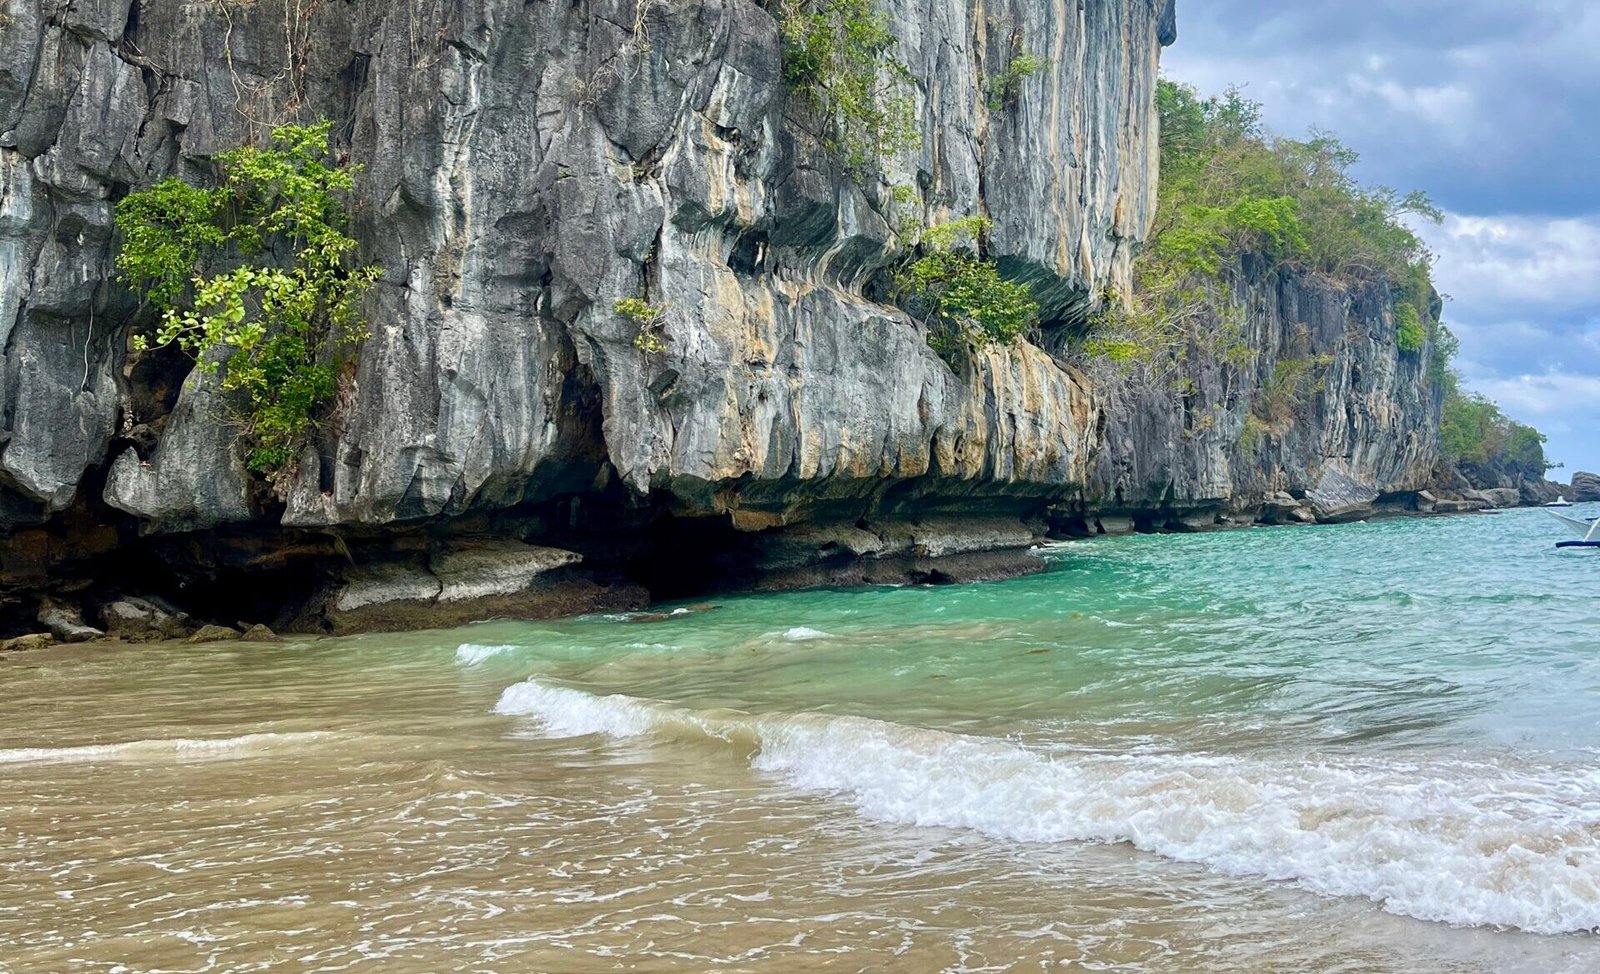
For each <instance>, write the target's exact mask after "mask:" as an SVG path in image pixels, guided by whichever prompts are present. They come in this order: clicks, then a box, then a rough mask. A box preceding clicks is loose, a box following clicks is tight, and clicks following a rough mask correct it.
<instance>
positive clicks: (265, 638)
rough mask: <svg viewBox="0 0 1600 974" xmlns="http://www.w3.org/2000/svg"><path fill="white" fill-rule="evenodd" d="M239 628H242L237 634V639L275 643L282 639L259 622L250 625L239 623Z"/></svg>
mask: <svg viewBox="0 0 1600 974" xmlns="http://www.w3.org/2000/svg"><path fill="white" fill-rule="evenodd" d="M239 628H240V629H242V630H244V631H243V632H242V633H240V635H239V639H240V640H242V641H243V642H247V643H276V642H282V641H283V640H282V637H280V636H279V635H278V634H277V633H275V632H273V631H272V630H271V629H268V628H267V627H266V626H263V625H261V624H260V623H259V622H258V623H256V624H255V625H250V626H247V625H243V624H241V625H240V626H239Z"/></svg>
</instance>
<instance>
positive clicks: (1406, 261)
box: [1152, 80, 1441, 286]
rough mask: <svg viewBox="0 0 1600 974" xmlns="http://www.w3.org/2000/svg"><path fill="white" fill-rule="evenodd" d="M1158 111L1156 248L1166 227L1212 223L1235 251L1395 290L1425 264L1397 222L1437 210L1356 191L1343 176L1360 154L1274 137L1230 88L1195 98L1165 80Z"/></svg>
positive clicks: (1326, 142) (1321, 140)
mask: <svg viewBox="0 0 1600 974" xmlns="http://www.w3.org/2000/svg"><path fill="white" fill-rule="evenodd" d="M1156 104H1157V111H1158V114H1159V115H1160V122H1161V139H1160V146H1161V192H1160V197H1159V200H1158V205H1157V218H1156V223H1155V226H1154V228H1153V234H1152V236H1153V237H1154V238H1155V239H1156V240H1157V241H1158V242H1159V239H1160V237H1161V236H1162V235H1164V234H1166V233H1169V232H1172V231H1173V230H1179V231H1182V230H1184V229H1185V228H1189V227H1193V226H1194V225H1196V224H1197V223H1198V224H1203V225H1209V226H1211V227H1212V228H1213V229H1214V230H1216V231H1218V232H1221V233H1222V234H1224V235H1225V236H1227V237H1228V238H1229V242H1230V243H1231V244H1232V245H1233V246H1234V247H1236V248H1238V249H1239V250H1250V251H1252V252H1255V253H1265V254H1266V255H1267V256H1269V257H1273V258H1276V259H1280V260H1284V261H1287V262H1291V263H1294V264H1296V265H1298V266H1301V267H1305V268H1308V269H1311V270H1317V271H1321V272H1322V273H1325V274H1330V275H1334V276H1339V277H1354V276H1374V275H1376V276H1381V277H1386V278H1388V279H1389V280H1390V281H1391V282H1393V283H1394V284H1395V285H1396V286H1401V285H1404V284H1406V283H1408V282H1410V280H1411V279H1412V278H1413V277H1414V275H1415V274H1416V273H1417V272H1418V271H1419V270H1421V271H1422V272H1424V274H1425V272H1426V269H1427V268H1428V267H1429V266H1430V265H1431V262H1432V256H1431V255H1430V254H1429V253H1428V250H1427V248H1426V247H1425V246H1424V245H1423V243H1422V239H1421V238H1420V237H1418V236H1417V235H1416V233H1415V232H1413V231H1412V230H1411V229H1410V227H1408V226H1407V225H1406V224H1405V222H1404V219H1403V218H1405V217H1407V216H1412V217H1419V218H1422V219H1427V220H1435V221H1436V220H1438V219H1440V217H1441V214H1440V212H1439V210H1438V209H1437V208H1436V207H1434V205H1433V204H1432V202H1431V201H1429V199H1428V197H1427V196H1426V194H1423V193H1420V192H1414V193H1409V194H1406V195H1401V194H1399V193H1397V192H1395V191H1394V190H1392V189H1390V188H1388V187H1385V186H1379V187H1366V186H1363V185H1361V184H1360V183H1359V182H1357V181H1356V179H1355V177H1354V176H1352V175H1351V174H1350V169H1351V167H1352V166H1354V165H1355V163H1356V161H1357V159H1358V158H1359V157H1358V156H1357V154H1356V153H1355V151H1354V150H1352V149H1350V148H1349V147H1347V146H1345V145H1344V144H1342V143H1340V142H1339V141H1338V140H1337V139H1335V138H1333V137H1332V136H1330V135H1327V134H1324V133H1313V135H1312V136H1311V138H1309V139H1306V140H1296V139H1285V138H1280V137H1277V136H1273V135H1271V134H1270V133H1268V132H1267V131H1266V129H1265V128H1264V127H1263V126H1262V124H1261V106H1260V104H1258V103H1256V102H1253V101H1250V100H1249V99H1247V98H1245V97H1244V96H1243V94H1242V93H1241V92H1240V91H1239V89H1237V88H1230V89H1229V90H1228V91H1227V92H1225V93H1224V94H1223V95H1221V96H1220V97H1211V98H1202V97H1200V95H1199V93H1198V92H1196V91H1195V90H1194V89H1193V88H1191V87H1189V86H1187V85H1180V84H1176V83H1174V82H1171V81H1165V80H1164V81H1162V82H1160V86H1159V89H1158V91H1157V96H1156ZM1219 213H1224V214H1227V216H1226V217H1220V218H1219V216H1218V214H1219ZM1219 220H1220V223H1219ZM1264 234H1265V237H1266V238H1267V240H1266V241H1265V242H1267V243H1269V244H1270V246H1269V247H1268V248H1267V249H1266V250H1265V251H1263V250H1262V248H1261V247H1260V244H1261V243H1263V235H1264Z"/></svg>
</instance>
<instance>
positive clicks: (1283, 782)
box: [0, 508, 1600, 974]
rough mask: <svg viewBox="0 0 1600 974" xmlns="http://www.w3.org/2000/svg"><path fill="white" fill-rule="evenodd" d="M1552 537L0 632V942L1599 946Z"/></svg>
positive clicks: (371, 960)
mask: <svg viewBox="0 0 1600 974" xmlns="http://www.w3.org/2000/svg"><path fill="white" fill-rule="evenodd" d="M1581 510H1582V509H1581V508H1580V509H1579V511H1580V512H1581ZM1590 513H1591V514H1593V513H1600V512H1595V511H1592V512H1590ZM1563 537H1564V535H1563V533H1562V531H1561V529H1560V526H1559V525H1557V524H1556V523H1555V522H1554V521H1553V520H1551V519H1549V518H1546V517H1545V516H1544V515H1543V514H1542V513H1541V512H1538V511H1520V512H1512V513H1507V514H1504V515H1500V516H1496V517H1471V518H1468V517H1462V518H1448V519H1426V520H1403V521H1388V522H1380V523H1374V524H1356V525H1344V526H1337V527H1315V528H1299V529H1270V530H1268V529H1261V530H1248V531H1236V532H1227V533H1220V534H1207V535H1190V536H1163V537H1131V538H1117V539H1109V538H1108V539H1095V540H1090V541H1084V542H1074V543H1067V544H1063V545H1058V546H1053V547H1050V548H1048V549H1045V550H1042V551H1041V552H1040V557H1042V558H1044V559H1045V561H1046V562H1047V570H1046V571H1045V572H1043V573H1041V574H1039V575H1036V576H1032V577H1029V578H1023V579H1016V580H1012V581H1007V582H1001V583H994V584H986V585H973V586H963V587H942V588H932V587H907V588H874V589H865V590H849V591H815V592H801V593H789V594H781V595H762V596H748V597H737V598H727V599H719V600H717V601H716V603H715V604H716V606H717V607H716V608H715V609H712V610H710V611H694V612H688V611H685V612H682V613H680V614H678V615H675V616H673V617H671V618H668V619H666V620H660V621H641V620H639V619H637V618H635V617H629V616H615V617H590V618H584V619H576V620H569V621H563V622H556V623H507V622H494V623H484V624H479V625H475V626H470V627H466V628H464V629H460V630H455V631H450V632H431V633H413V634H406V635H401V636H371V637H358V638H352V639H345V640H325V641H318V642H312V643H304V644H286V645H284V646H281V647H266V648H263V647H254V646H252V647H245V646H239V645H233V646H217V647H205V648H191V647H161V648H155V649H149V650H135V649H129V650H104V649H88V650H85V649H65V650H57V651H51V652H42V653H32V654H24V655H16V656H12V657H8V658H5V659H4V660H3V662H0V700H3V702H4V710H5V714H6V720H5V725H4V730H3V731H0V774H3V775H4V777H3V779H0V849H4V850H6V856H5V858H0V972H5V974H12V972H16V974H21V972H23V971H34V970H46V971H68V970H72V971H76V970H84V971H91V970H93V971H101V970H103V971H115V970H119V969H120V970H125V971H144V970H151V971H154V970H162V971H213V970H230V971H231V970H240V971H243V970H329V971H334V970H356V971H361V970H371V971H385V972H395V971H401V972H406V971H418V972H421V971H434V970H461V971H479V970H484V971H514V970H515V971H555V970H560V971H611V970H662V971H667V970H672V971H677V970H683V971H702V970H751V971H755V970H761V971H794V970H860V971H885V970H903V971H938V970H950V971H977V970H1019V971H1020V970H1063V969H1087V970H1121V971H1152V972H1153V971H1202V970H1203V971H1334V970H1340V971H1397V972H1398V971H1463V972H1465V971H1530V972H1531V971H1541V972H1543V971H1589V970H1595V969H1600V940H1597V938H1596V934H1595V933H1594V932H1593V931H1594V929H1595V928H1596V927H1597V926H1600V763H1597V762H1600V557H1596V556H1595V553H1593V552H1557V551H1555V550H1554V549H1553V547H1552V542H1553V541H1555V540H1559V539H1561V538H1563Z"/></svg>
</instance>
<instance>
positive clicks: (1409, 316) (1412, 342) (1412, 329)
mask: <svg viewBox="0 0 1600 974" xmlns="http://www.w3.org/2000/svg"><path fill="white" fill-rule="evenodd" d="M1427 340H1428V333H1427V331H1426V330H1424V329H1423V327H1422V316H1421V315H1419V314H1418V313H1417V309H1416V306H1415V305H1411V304H1400V305H1397V306H1396V307H1395V309H1394V343H1395V345H1396V347H1398V348H1399V349H1400V351H1402V352H1407V353H1409V354H1412V355H1415V354H1416V353H1418V352H1420V351H1422V346H1423V344H1424V343H1425V342H1426V341H1427Z"/></svg>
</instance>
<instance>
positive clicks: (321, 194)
mask: <svg viewBox="0 0 1600 974" xmlns="http://www.w3.org/2000/svg"><path fill="white" fill-rule="evenodd" d="M330 126H331V123H329V122H326V121H325V122H322V123H321V124H318V125H312V126H294V125H288V126H283V127H281V128H278V129H277V130H275V131H274V132H273V133H272V138H271V143H270V145H269V147H267V148H257V147H254V146H243V147H240V148H238V149H234V150H232V151H229V152H225V153H222V154H221V155H220V156H218V158H217V162H218V164H219V167H220V169H221V173H222V179H221V185H219V186H218V187H216V188H215V189H201V188H198V187H194V186H189V185H187V184H185V183H183V182H181V181H180V180H177V179H167V180H165V181H163V182H161V183H158V184H156V185H155V186H152V187H150V188H149V189H145V190H140V191H139V192H136V193H131V194H129V195H128V196H127V197H126V198H125V199H123V200H122V202H121V203H119V204H118V206H117V227H118V229H120V230H121V231H122V237H123V240H122V247H121V249H120V251H119V252H118V254H117V267H118V269H119V270H120V272H121V278H122V280H123V281H125V282H127V283H128V284H130V285H131V286H133V287H135V288H137V289H138V290H139V291H140V292H141V293H142V295H143V297H144V300H145V301H146V302H147V303H148V304H150V305H152V306H154V307H155V309H156V310H157V311H158V312H159V313H160V315H161V320H160V323H159V325H158V326H157V328H156V331H155V336H154V342H153V343H152V341H151V339H150V338H149V337H147V336H144V335H136V336H134V339H133V341H134V345H135V347H136V348H141V349H143V348H149V347H150V346H151V345H152V344H154V345H157V346H160V345H171V344H176V345H177V346H178V347H179V348H181V349H183V350H184V351H185V352H187V353H189V354H190V355H192V356H194V357H195V359H196V361H197V363H198V366H197V367H198V368H201V369H205V370H208V371H217V370H219V369H220V370H221V371H222V387H223V388H224V389H226V390H228V391H230V392H236V393H239V394H240V395H241V397H242V399H243V401H244V403H245V406H244V408H243V410H242V416H241V419H242V421H243V426H244V437H245V440H246V442H247V443H248V444H249V453H248V456H247V458H246V459H247V464H248V466H249V467H250V469H251V470H254V471H257V472H260V473H264V474H269V475H275V474H279V473H282V472H284V471H285V470H286V469H288V467H289V466H290V465H291V464H292V463H293V461H294V459H295V458H296V457H297V456H298V455H299V453H300V451H301V450H302V449H303V448H304V446H305V445H306V443H307V441H308V440H309V438H310V434H311V432H312V430H313V429H314V427H315V420H316V416H317V414H318V413H319V412H321V411H322V410H323V409H324V408H325V407H326V406H327V405H328V404H329V403H330V401H331V400H332V398H333V396H334V394H335V391H336V387H337V381H336V377H337V367H338V360H337V357H336V352H337V351H338V350H339V349H340V348H342V347H345V346H348V345H351V344H353V343H355V342H358V341H360V340H361V339H363V338H365V337H366V327H365V324H364V322H363V321H362V320H361V316H360V304H361V299H362V296H363V295H365V294H366V292H367V290H368V289H369V288H371V286H372V284H373V283H374V282H375V281H376V280H377V278H378V270H377V268H375V267H370V266H361V265H358V264H356V262H355V250H356V241H355V240H354V238H352V237H350V236H349V234H348V233H347V228H348V223H349V216H348V213H347V211H346V209H345V204H344V198H345V196H346V195H347V194H348V193H349V191H350V189H351V186H352V185H353V182H354V177H355V172H356V170H355V169H354V168H353V167H351V166H348V165H344V164H337V163H335V164H330V163H329V160H328V131H329V128H330Z"/></svg>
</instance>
